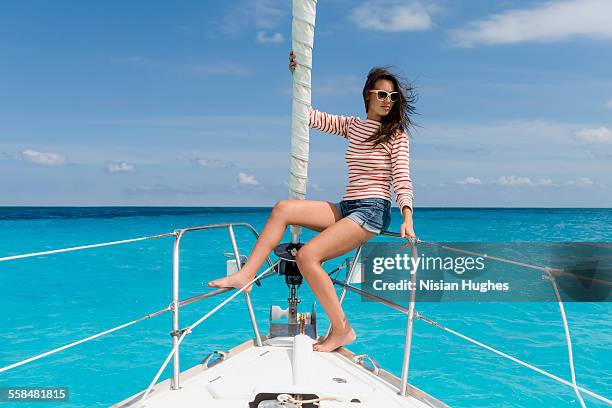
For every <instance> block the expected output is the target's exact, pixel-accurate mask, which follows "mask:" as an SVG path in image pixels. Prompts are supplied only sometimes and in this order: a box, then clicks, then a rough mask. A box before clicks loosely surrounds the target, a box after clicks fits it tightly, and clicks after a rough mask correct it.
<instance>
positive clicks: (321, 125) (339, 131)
mask: <svg viewBox="0 0 612 408" xmlns="http://www.w3.org/2000/svg"><path fill="white" fill-rule="evenodd" d="M308 111H309V112H310V123H309V125H310V127H311V128H315V129H319V130H322V131H323V132H327V133H331V134H333V135H338V136H342V137H344V138H345V139H348V134H349V129H350V127H351V125H352V124H353V122H354V121H355V117H354V116H342V115H332V114H330V113H326V112H321V111H318V110H316V109H313V108H311V107H309V108H308Z"/></svg>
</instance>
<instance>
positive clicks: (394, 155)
mask: <svg viewBox="0 0 612 408" xmlns="http://www.w3.org/2000/svg"><path fill="white" fill-rule="evenodd" d="M391 174H392V177H393V190H394V191H395V195H396V196H397V204H398V205H399V208H400V212H401V213H402V216H403V218H404V222H403V223H402V227H401V231H400V234H401V236H402V237H406V238H411V237H415V236H416V235H415V233H414V226H413V222H412V199H413V190H412V179H411V178H410V148H409V144H408V135H407V134H406V133H405V132H402V133H401V134H400V135H399V136H397V137H396V138H395V139H394V140H393V145H392V148H391Z"/></svg>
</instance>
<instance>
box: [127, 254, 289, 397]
mask: <svg viewBox="0 0 612 408" xmlns="http://www.w3.org/2000/svg"><path fill="white" fill-rule="evenodd" d="M278 263H280V261H276V263H274V264H273V265H272V266H271V267H269V268H268V269H266V270H265V271H263V272H262V273H260V274H259V275H258V276H255V277H254V278H253V279H251V281H249V283H247V284H246V285H244V286H243V287H242V288H240V289H239V290H237V291H236V292H235V293H234V294H232V295H231V296H230V297H228V298H227V299H225V300H224V301H223V302H221V303H219V304H218V305H217V306H216V307H214V308H213V309H212V310H211V311H210V312H208V313H206V314H205V315H204V316H202V317H201V318H200V319H198V320H197V321H196V322H195V323H193V324H192V325H191V326H188V327H187V328H186V329H183V330H181V335H180V337H179V339H178V341H177V342H176V345H175V346H174V347H172V350H171V351H170V354H168V357H166V360H165V361H164V363H163V364H162V366H161V367H160V368H159V370H158V371H157V374H155V377H154V378H153V381H151V384H149V387H148V388H147V391H146V392H145V393H144V395H143V396H142V398H141V399H140V405H139V406H138V408H143V406H144V402H145V400H146V399H147V397H148V396H149V393H150V392H151V390H152V389H153V387H154V386H155V384H156V383H157V381H158V380H159V377H160V376H161V374H162V372H163V371H164V370H165V369H166V367H167V366H168V363H169V362H170V359H171V358H172V357H173V356H174V354H175V353H176V351H177V350H178V347H179V346H180V344H181V343H182V342H183V339H184V338H185V336H186V335H187V334H189V333H191V331H192V330H193V329H195V328H196V327H197V326H198V325H199V324H200V323H202V322H203V321H204V320H206V319H208V318H209V317H210V316H212V315H213V314H214V313H215V312H217V310H219V309H221V308H222V307H223V306H225V305H226V304H227V303H228V302H229V301H231V300H232V299H233V298H235V297H236V296H238V294H240V293H241V292H243V291H244V290H245V289H246V288H248V287H249V286H250V285H252V284H253V282H255V281H256V280H257V279H260V278H261V277H262V276H263V275H264V274H266V273H268V271H269V270H271V269H273V268H274V267H275V266H276V265H277V264H278Z"/></svg>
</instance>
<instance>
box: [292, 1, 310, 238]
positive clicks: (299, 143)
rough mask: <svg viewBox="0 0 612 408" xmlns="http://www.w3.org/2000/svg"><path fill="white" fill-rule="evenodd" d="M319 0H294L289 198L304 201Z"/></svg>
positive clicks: (294, 235) (295, 228)
mask: <svg viewBox="0 0 612 408" xmlns="http://www.w3.org/2000/svg"><path fill="white" fill-rule="evenodd" d="M316 6H317V0H293V7H292V20H291V47H292V50H293V52H294V53H295V54H296V60H297V67H296V68H295V70H294V71H293V93H292V102H291V159H290V169H289V199H291V200H304V199H305V198H306V187H307V185H308V153H309V143H310V136H309V133H310V127H309V121H310V116H309V111H308V108H309V107H310V106H311V92H312V87H311V79H312V77H311V72H312V48H313V44H314V29H315V17H316ZM301 232H302V228H301V227H300V226H298V225H291V241H292V242H293V243H298V242H299V241H300V234H301Z"/></svg>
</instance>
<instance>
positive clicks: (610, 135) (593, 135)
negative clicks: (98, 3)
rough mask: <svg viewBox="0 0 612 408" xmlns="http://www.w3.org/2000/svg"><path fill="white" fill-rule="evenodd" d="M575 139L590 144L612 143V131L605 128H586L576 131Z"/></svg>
mask: <svg viewBox="0 0 612 408" xmlns="http://www.w3.org/2000/svg"><path fill="white" fill-rule="evenodd" d="M574 138H576V139H578V140H580V141H583V142H588V143H612V131H610V129H608V128H607V127H604V126H600V127H598V128H584V129H580V130H578V131H576V132H575V133H574Z"/></svg>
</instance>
